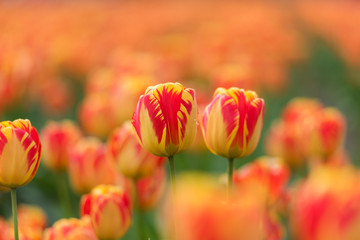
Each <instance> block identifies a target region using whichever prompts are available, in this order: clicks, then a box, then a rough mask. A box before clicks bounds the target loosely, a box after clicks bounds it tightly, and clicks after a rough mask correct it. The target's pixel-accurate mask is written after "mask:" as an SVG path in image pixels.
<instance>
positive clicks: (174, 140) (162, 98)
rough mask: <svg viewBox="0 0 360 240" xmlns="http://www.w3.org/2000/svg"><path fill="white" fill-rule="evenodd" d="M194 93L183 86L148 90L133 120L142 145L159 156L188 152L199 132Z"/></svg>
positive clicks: (162, 86)
mask: <svg viewBox="0 0 360 240" xmlns="http://www.w3.org/2000/svg"><path fill="white" fill-rule="evenodd" d="M196 116H197V104H196V99H195V91H194V90H193V89H190V88H184V87H183V86H182V85H181V84H180V83H165V84H159V85H156V86H153V87H149V88H148V89H147V90H146V91H145V95H142V96H141V97H140V99H139V102H138V104H137V107H136V110H135V112H134V114H133V117H132V124H133V126H134V128H135V130H136V133H137V136H138V138H139V141H140V143H141V145H142V146H143V147H144V148H145V149H146V150H147V151H149V152H151V153H153V154H154V155H157V156H164V157H172V156H174V155H175V154H177V153H179V152H182V151H184V150H185V149H187V148H188V147H189V146H190V145H191V143H192V141H193V139H194V137H195V132H196Z"/></svg>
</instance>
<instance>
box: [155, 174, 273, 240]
mask: <svg viewBox="0 0 360 240" xmlns="http://www.w3.org/2000/svg"><path fill="white" fill-rule="evenodd" d="M177 193H178V194H177V199H176V201H175V202H174V203H175V205H174V206H173V205H170V204H169V202H168V201H167V202H166V204H165V205H164V209H163V212H162V213H163V219H162V222H161V226H162V227H163V239H175V238H174V234H175V233H174V231H173V230H172V227H171V225H170V224H169V223H170V222H171V221H170V219H171V218H173V217H174V216H175V218H176V220H175V222H176V224H177V226H176V227H177V236H178V239H182V240H198V239H212V240H237V239H239V240H243V239H251V240H260V239H264V238H265V236H266V234H267V230H265V226H264V224H265V223H264V216H265V215H264V206H263V204H262V203H261V201H259V199H258V198H257V194H256V192H245V193H244V194H239V195H233V197H232V198H231V201H230V202H227V201H226V191H225V189H224V188H222V187H221V185H219V183H218V182H217V181H216V180H215V179H213V178H212V177H209V176H206V175H200V174H187V175H183V176H180V177H179V178H178V188H177ZM167 200H169V198H167ZM274 224H275V223H274ZM277 224H278V223H277Z"/></svg>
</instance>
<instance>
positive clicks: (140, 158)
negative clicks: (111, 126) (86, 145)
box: [107, 122, 165, 178]
mask: <svg viewBox="0 0 360 240" xmlns="http://www.w3.org/2000/svg"><path fill="white" fill-rule="evenodd" d="M107 145H108V153H109V155H110V159H112V160H113V161H114V162H115V165H116V167H117V169H118V170H119V172H121V173H122V174H124V175H125V176H127V177H130V178H141V177H145V176H149V175H151V174H153V172H154V171H155V170H156V168H158V167H159V166H161V165H162V164H163V163H164V161H165V158H163V157H158V156H155V155H153V154H151V153H149V152H148V151H146V150H144V149H143V148H142V147H141V145H140V144H139V141H138V140H137V137H136V133H135V131H134V128H133V127H132V125H131V123H130V122H126V123H125V124H124V125H123V126H122V127H121V128H119V129H116V130H115V131H114V132H113V134H112V135H111V136H110V138H109V141H108V144H107Z"/></svg>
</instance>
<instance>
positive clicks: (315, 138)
mask: <svg viewBox="0 0 360 240" xmlns="http://www.w3.org/2000/svg"><path fill="white" fill-rule="evenodd" d="M315 117H316V122H315V126H314V130H313V131H312V133H311V135H310V143H309V148H310V149H309V151H310V154H312V155H315V156H319V157H323V158H327V157H329V156H331V155H332V154H333V153H335V152H337V151H339V150H340V149H342V147H343V142H344V138H345V118H344V116H343V115H342V114H341V113H340V112H339V111H338V110H337V109H335V108H324V109H323V111H322V112H321V113H320V114H318V115H317V116H315Z"/></svg>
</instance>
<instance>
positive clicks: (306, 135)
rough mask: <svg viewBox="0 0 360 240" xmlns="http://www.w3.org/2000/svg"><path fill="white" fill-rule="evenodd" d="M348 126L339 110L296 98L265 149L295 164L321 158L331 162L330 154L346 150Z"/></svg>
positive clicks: (298, 164)
mask: <svg viewBox="0 0 360 240" xmlns="http://www.w3.org/2000/svg"><path fill="white" fill-rule="evenodd" d="M345 125H346V123H345V118H344V117H343V116H342V114H341V113H340V112H339V111H338V110H336V109H334V108H324V107H323V106H322V104H321V103H320V102H318V101H316V100H313V99H306V98H296V99H294V100H292V101H291V102H290V103H289V104H288V105H287V106H286V107H285V109H284V111H283V114H282V118H281V119H280V120H278V121H277V122H275V124H273V125H272V127H271V128H270V131H269V133H268V135H267V138H266V144H265V147H266V152H267V153H268V154H270V155H272V156H279V157H281V158H283V159H284V160H285V161H286V162H288V163H289V165H291V166H293V167H300V166H302V165H304V163H305V162H307V161H308V162H310V161H314V160H316V161H318V159H320V161H323V162H324V161H326V162H328V159H329V158H331V155H333V154H335V153H337V152H341V151H342V149H343V141H344V134H345Z"/></svg>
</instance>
